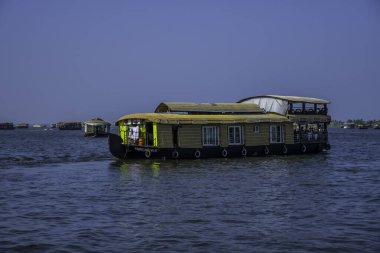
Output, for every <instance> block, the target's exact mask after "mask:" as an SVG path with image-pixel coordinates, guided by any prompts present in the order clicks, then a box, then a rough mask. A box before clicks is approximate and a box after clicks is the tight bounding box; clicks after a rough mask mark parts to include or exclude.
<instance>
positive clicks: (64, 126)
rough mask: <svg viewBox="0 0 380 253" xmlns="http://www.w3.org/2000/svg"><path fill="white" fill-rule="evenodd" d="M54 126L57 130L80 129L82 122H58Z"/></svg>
mask: <svg viewBox="0 0 380 253" xmlns="http://www.w3.org/2000/svg"><path fill="white" fill-rule="evenodd" d="M56 126H57V127H58V129H59V130H82V122H78V121H66V122H58V123H56Z"/></svg>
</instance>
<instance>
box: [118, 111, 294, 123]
mask: <svg viewBox="0 0 380 253" xmlns="http://www.w3.org/2000/svg"><path fill="white" fill-rule="evenodd" d="M129 119H131V120H133V119H136V120H147V121H150V122H154V123H160V124H189V125H190V124H235V123H260V122H289V120H288V118H287V117H285V116H282V115H278V114H273V113H266V114H248V115H223V114H216V115H194V114H186V115H183V114H174V113H136V114H128V115H125V116H123V117H121V118H119V119H118V121H117V122H116V125H119V124H120V122H121V121H125V120H129Z"/></svg>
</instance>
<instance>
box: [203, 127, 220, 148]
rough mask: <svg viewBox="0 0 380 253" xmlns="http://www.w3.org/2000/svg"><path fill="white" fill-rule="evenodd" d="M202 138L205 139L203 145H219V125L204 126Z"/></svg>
mask: <svg viewBox="0 0 380 253" xmlns="http://www.w3.org/2000/svg"><path fill="white" fill-rule="evenodd" d="M202 139H203V146H218V145H219V127H218V126H203V127H202Z"/></svg>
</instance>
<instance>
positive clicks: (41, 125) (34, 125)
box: [32, 124, 46, 128]
mask: <svg viewBox="0 0 380 253" xmlns="http://www.w3.org/2000/svg"><path fill="white" fill-rule="evenodd" d="M32 127H33V128H45V127H46V124H33V125H32Z"/></svg>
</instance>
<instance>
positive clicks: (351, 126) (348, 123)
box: [343, 122, 355, 129]
mask: <svg viewBox="0 0 380 253" xmlns="http://www.w3.org/2000/svg"><path fill="white" fill-rule="evenodd" d="M343 128H344V129H352V128H355V123H351V122H345V123H344V124H343Z"/></svg>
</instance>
